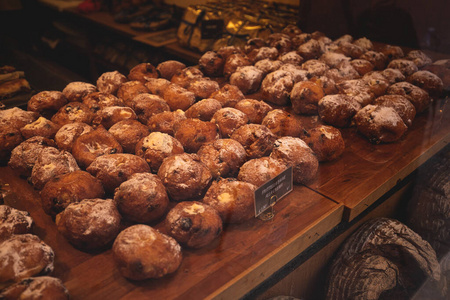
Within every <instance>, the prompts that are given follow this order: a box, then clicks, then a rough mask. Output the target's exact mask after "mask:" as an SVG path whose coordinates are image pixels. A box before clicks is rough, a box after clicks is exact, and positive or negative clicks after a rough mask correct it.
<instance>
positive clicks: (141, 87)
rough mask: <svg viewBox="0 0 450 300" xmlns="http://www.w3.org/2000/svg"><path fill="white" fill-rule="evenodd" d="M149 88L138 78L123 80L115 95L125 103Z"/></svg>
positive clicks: (146, 91)
mask: <svg viewBox="0 0 450 300" xmlns="http://www.w3.org/2000/svg"><path fill="white" fill-rule="evenodd" d="M148 92H149V90H148V88H147V87H146V86H145V84H143V83H142V82H140V81H138V80H132V81H127V82H124V83H122V84H121V85H120V87H119V89H118V90H117V97H118V98H119V99H121V100H122V101H123V102H124V103H125V104H126V105H129V104H128V103H129V102H130V101H131V100H132V99H133V98H134V97H136V96H137V95H139V94H143V93H148Z"/></svg>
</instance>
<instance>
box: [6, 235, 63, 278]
mask: <svg viewBox="0 0 450 300" xmlns="http://www.w3.org/2000/svg"><path fill="white" fill-rule="evenodd" d="M54 257H55V254H54V252H53V250H52V248H51V247H50V246H49V245H47V244H46V243H44V242H43V241H42V240H41V239H40V238H39V237H38V236H36V235H34V234H30V233H26V234H17V235H12V236H11V237H10V238H9V239H7V240H5V241H3V242H1V244H0V265H1V266H2V267H1V268H0V283H3V284H11V283H14V282H18V281H20V280H22V279H24V278H27V277H32V276H39V275H46V274H49V273H51V272H53V269H54V266H53V262H54Z"/></svg>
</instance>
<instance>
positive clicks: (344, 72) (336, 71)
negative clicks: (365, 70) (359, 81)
mask: <svg viewBox="0 0 450 300" xmlns="http://www.w3.org/2000/svg"><path fill="white" fill-rule="evenodd" d="M324 76H327V77H329V78H331V79H333V80H334V82H336V83H339V82H341V81H344V80H350V79H356V78H359V77H360V76H359V73H358V71H356V70H355V68H353V66H352V64H351V63H350V62H348V61H342V62H341V63H340V64H339V65H338V66H337V67H336V68H332V69H329V70H328V71H325V74H324Z"/></svg>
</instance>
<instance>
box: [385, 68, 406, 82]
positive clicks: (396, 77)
mask: <svg viewBox="0 0 450 300" xmlns="http://www.w3.org/2000/svg"><path fill="white" fill-rule="evenodd" d="M380 74H381V75H383V76H384V78H386V80H387V81H388V82H389V84H394V83H396V82H400V81H405V79H406V77H405V75H403V74H402V72H401V71H400V70H398V69H390V68H386V69H384V70H382V71H380Z"/></svg>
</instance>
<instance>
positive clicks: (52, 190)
mask: <svg viewBox="0 0 450 300" xmlns="http://www.w3.org/2000/svg"><path fill="white" fill-rule="evenodd" d="M40 195H41V201H42V208H43V209H44V211H45V213H47V214H48V215H50V216H52V217H54V216H56V215H57V214H59V213H60V212H62V211H63V210H64V209H66V207H67V206H68V205H69V204H71V203H76V202H80V201H81V200H83V199H94V198H103V197H104V196H105V190H104V188H103V185H102V183H101V181H100V180H98V179H97V178H95V177H94V176H92V175H91V174H90V173H88V172H86V171H82V170H78V171H74V172H70V173H67V174H62V175H59V176H55V177H54V178H52V179H51V180H50V181H49V182H47V183H46V184H45V186H44V188H43V189H42V191H41V193H40Z"/></svg>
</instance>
